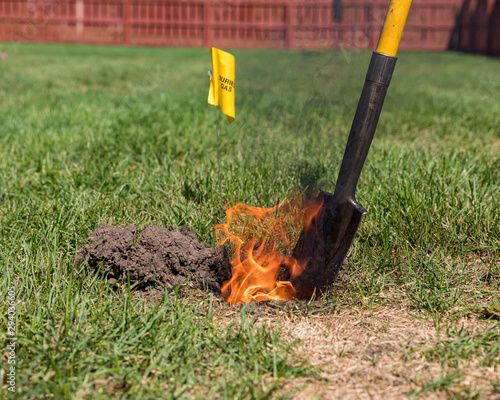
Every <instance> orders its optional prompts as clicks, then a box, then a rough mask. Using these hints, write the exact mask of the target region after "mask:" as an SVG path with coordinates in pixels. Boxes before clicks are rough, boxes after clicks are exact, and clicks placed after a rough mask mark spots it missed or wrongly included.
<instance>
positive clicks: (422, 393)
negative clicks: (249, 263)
mask: <svg viewBox="0 0 500 400" xmlns="http://www.w3.org/2000/svg"><path fill="white" fill-rule="evenodd" d="M282 324H283V325H284V326H285V327H286V328H288V333H287V338H288V340H290V339H301V340H302V345H301V346H300V352H301V356H302V357H304V358H306V359H308V360H309V362H310V363H311V364H312V365H314V366H315V367H317V368H318V369H319V370H320V371H321V376H322V377H323V378H324V381H321V380H316V381H315V382H313V383H312V384H311V385H309V386H308V387H307V388H305V389H304V390H302V391H301V392H300V393H299V394H297V396H296V398H297V399H381V398H391V399H398V398H406V397H422V398H436V399H445V398H489V399H497V398H498V399H500V365H499V359H498V356H496V358H494V360H491V362H489V365H488V363H484V362H482V361H483V357H482V355H483V354H482V353H485V352H487V349H484V348H482V347H481V346H479V347H478V349H477V350H478V351H477V352H475V353H474V354H467V355H466V357H465V358H464V359H460V357H459V355H457V357H456V358H457V360H455V361H456V362H451V361H452V360H446V361H444V360H440V357H439V356H438V355H437V353H436V352H437V351H438V349H439V346H443V345H444V346H446V345H448V344H450V343H451V344H452V343H453V342H454V341H456V340H457V337H456V335H453V334H452V332H462V333H464V332H467V335H469V336H468V337H469V339H470V341H471V343H469V345H470V346H473V344H472V341H473V340H474V338H476V337H477V338H479V337H481V335H482V334H483V333H484V332H487V331H488V327H491V325H492V322H491V321H480V320H478V319H476V318H474V317H468V318H467V317H465V318H461V319H460V320H458V321H456V322H455V323H454V324H453V325H452V326H448V327H444V326H441V328H440V329H439V330H438V329H436V326H435V324H434V322H433V321H432V320H430V319H429V318H427V317H426V315H424V314H421V313H418V312H414V311H412V310H410V309H409V308H408V307H406V306H405V305H403V304H401V305H400V306H399V307H397V306H396V307H395V305H391V306H382V307H379V308H376V309H372V310H365V309H360V308H359V307H352V308H349V309H347V308H346V309H341V310H339V311H336V312H332V313H327V314H324V315H315V316H314V317H312V318H311V317H310V316H304V317H298V318H294V317H293V316H290V315H287V316H284V318H283V319H282ZM498 328H499V327H498V325H496V328H494V329H498ZM490 329H492V328H490ZM492 340H493V341H494V340H497V341H498V340H500V335H498V334H497V335H496V336H493V337H492ZM490 344H491V345H495V343H490ZM497 344H498V343H497ZM482 345H483V346H484V345H487V343H486V344H485V343H482ZM302 383H303V382H290V384H291V385H300V384H302Z"/></svg>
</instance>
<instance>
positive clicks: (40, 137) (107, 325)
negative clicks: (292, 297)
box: [0, 43, 500, 399]
mask: <svg viewBox="0 0 500 400" xmlns="http://www.w3.org/2000/svg"><path fill="white" fill-rule="evenodd" d="M5 46H6V47H7V51H8V58H7V59H6V60H0V76H1V77H2V79H1V80H0V104H1V112H0V171H1V174H0V271H1V276H0V293H1V294H2V299H1V302H0V315H1V317H0V318H1V319H0V320H1V324H0V326H1V329H0V338H1V341H0V343H1V345H2V348H1V349H2V352H1V353H0V354H1V355H2V363H1V366H0V385H2V386H1V391H2V396H4V395H5V396H6V397H12V398H14V396H17V397H18V398H26V399H32V398H45V397H48V398H49V397H53V398H75V399H106V398H130V399H138V398H145V399H147V398H165V399H190V398H200V399H207V398H209V399H281V398H297V399H330V398H339V399H340V398H342V399H350V398H356V399H358V398H367V399H368V398H375V399H378V398H405V397H409V398H438V399H439V398H461V399H469V398H470V399H475V398H485V399H498V398H500V325H499V320H500V209H499V205H498V203H499V200H500V184H499V183H500V75H499V73H498V71H500V59H494V58H487V57H480V56H473V55H464V54H458V53H452V52H448V53H417V52H412V53H409V52H402V53H400V54H399V61H398V64H397V66H396V71H395V73H394V76H393V80H392V83H391V87H390V88H389V92H388V95H387V98H386V102H385V105H384V109H383V111H382V115H381V118H380V121H379V125H378V129H377V133H376V135H375V139H374V142H373V145H372V148H371V150H370V153H369V155H368V158H367V162H366V164H365V167H364V170H363V172H362V175H361V179H360V182H359V185H358V191H357V199H358V201H359V203H360V204H361V205H363V206H364V207H365V208H366V209H367V210H368V211H369V212H370V214H369V215H367V216H366V218H365V219H364V221H363V223H362V225H361V227H360V229H359V231H358V234H357V237H356V240H355V242H354V245H353V247H352V249H351V252H350V254H349V256H348V258H347V262H346V265H345V268H344V270H343V273H342V274H341V276H340V278H339V280H338V282H337V283H336V285H335V286H334V287H333V288H332V290H331V291H330V292H328V293H327V294H325V295H324V296H323V297H322V298H321V299H319V300H316V301H310V302H300V301H294V302H291V303H289V304H278V305H276V306H273V307H274V311H275V312H273V313H270V314H269V315H262V313H258V312H254V311H252V310H253V309H254V308H252V307H240V306H235V307H229V306H227V305H225V304H223V301H221V299H220V298H218V297H217V296H214V295H210V294H207V293H204V292H201V291H198V290H194V289H192V288H186V287H176V288H172V289H170V290H169V291H167V293H166V294H165V296H164V297H162V298H161V299H145V298H142V297H139V296H136V295H135V294H134V291H133V288H132V289H131V287H130V284H127V283H123V285H122V286H120V287H119V288H118V289H117V288H113V287H110V286H109V285H108V284H107V283H106V280H105V279H104V278H103V277H99V276H95V275H92V274H89V273H88V272H87V271H86V269H85V268H84V267H79V268H75V267H74V257H75V255H76V254H77V252H78V251H79V249H81V248H82V246H83V245H84V243H85V239H86V238H87V237H88V235H89V233H90V232H91V231H92V230H94V229H95V228H96V227H97V226H98V225H99V224H100V223H104V224H113V225H124V224H131V223H133V224H136V225H137V226H138V228H139V229H144V228H145V227H146V226H148V225H150V224H157V225H160V226H168V225H173V226H180V225H187V226H188V227H189V228H190V229H192V230H194V231H196V232H197V233H198V235H199V237H200V238H201V239H202V241H203V242H204V243H205V244H209V245H212V246H214V245H215V232H214V226H215V225H216V224H218V223H221V222H223V221H224V210H223V207H224V205H232V204H234V203H235V202H237V201H238V202H244V203H247V204H250V205H254V206H264V207H270V206H273V205H276V204H277V203H279V202H280V201H283V200H284V199H286V198H287V196H289V194H290V193H291V191H292V189H293V188H295V187H302V188H306V187H309V188H311V187H313V188H314V187H321V188H322V189H324V190H328V191H333V187H334V183H335V179H336V175H337V172H338V168H339V166H340V162H341V159H342V155H343V149H344V146H345V142H346V139H347V135H348V132H349V129H350V124H351V122H352V118H353V114H354V111H355V109H356V105H357V101H358V98H359V94H360V92H361V88H362V85H363V82H364V76H365V73H366V69H367V66H368V63H369V59H370V53H369V52H355V53H353V52H291V51H274V50H267V51H257V50H255V51H241V50H235V51H232V53H233V54H234V55H235V57H236V103H237V104H236V121H235V122H234V123H232V124H231V125H228V123H227V121H226V120H225V118H224V119H222V118H221V119H220V121H221V122H220V129H221V132H220V153H221V160H220V164H221V175H222V198H221V196H220V193H219V182H218V175H217V138H216V134H215V123H214V109H213V107H212V106H209V105H208V104H207V95H208V87H209V80H208V77H207V71H208V70H209V69H210V67H211V63H210V52H209V50H207V49H203V50H202V49H146V48H124V47H114V48H112V47H91V46H63V45H34V44H16V43H13V44H5ZM219 116H220V117H222V116H221V115H219ZM12 287H14V288H15V294H14V295H13V296H14V297H15V300H16V302H17V308H16V316H17V321H16V322H17V326H16V327H17V332H16V341H15V343H16V349H15V357H16V358H15V360H16V364H15V367H16V394H15V395H14V394H13V393H10V392H8V390H7V388H8V387H9V385H8V380H7V379H8V372H9V371H10V369H9V368H10V366H12V365H13V364H8V361H9V360H12V358H10V359H9V357H10V355H11V352H10V348H8V347H7V346H8V345H9V343H10V342H9V340H8V335H7V334H6V333H7V329H6V328H7V327H8V326H9V325H8V323H9V319H8V316H9V313H8V306H9V305H8V300H9V299H10V297H9V295H8V288H12ZM9 395H10V396H9Z"/></svg>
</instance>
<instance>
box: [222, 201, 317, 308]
mask: <svg viewBox="0 0 500 400" xmlns="http://www.w3.org/2000/svg"><path fill="white" fill-rule="evenodd" d="M320 208H321V204H318V203H312V202H308V201H306V199H305V197H304V196H292V197H291V198H289V199H288V200H285V201H284V202H283V203H281V204H278V205H277V206H275V207H271V208H261V207H252V206H248V205H246V204H241V203H240V204H236V205H235V206H234V207H231V208H229V209H228V210H226V217H227V222H226V223H225V224H220V225H217V226H216V227H215V232H216V236H217V242H218V244H219V245H223V244H227V243H228V242H229V243H231V244H232V245H233V247H234V254H233V256H232V258H231V267H232V276H231V279H230V280H229V281H228V282H226V283H225V284H224V285H223V286H222V288H221V290H222V295H223V296H224V298H225V299H226V301H227V302H229V303H230V304H239V303H247V302H249V301H254V302H260V301H265V300H291V299H292V298H293V297H294V295H295V293H296V291H295V289H294V287H293V285H292V283H291V282H290V281H288V279H291V278H294V277H296V276H298V275H300V274H301V273H302V271H303V270H304V268H305V267H306V265H301V264H299V262H297V260H295V259H294V258H293V257H292V256H291V255H289V254H291V252H292V250H293V247H294V246H295V243H296V242H297V240H298V238H299V235H300V232H301V230H302V228H304V229H308V227H309V226H310V224H311V221H312V220H313V219H314V217H315V216H316V215H317V214H318V212H319V210H320Z"/></svg>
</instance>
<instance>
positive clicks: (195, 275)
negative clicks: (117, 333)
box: [75, 225, 230, 294]
mask: <svg viewBox="0 0 500 400" xmlns="http://www.w3.org/2000/svg"><path fill="white" fill-rule="evenodd" d="M83 262H87V263H88V265H89V267H90V268H91V269H92V270H94V271H99V272H100V273H102V274H106V276H107V278H108V281H109V282H110V283H111V284H114V283H115V282H117V281H119V280H123V279H128V277H130V280H131V282H132V283H137V286H136V289H137V290H138V291H143V292H150V291H152V290H154V291H157V292H159V293H162V292H163V290H164V288H165V287H172V286H174V285H179V284H184V283H186V282H187V281H189V282H190V283H191V284H193V285H194V286H196V287H199V288H201V289H206V290H209V291H211V292H213V293H216V294H220V285H221V284H222V283H224V282H225V281H227V280H228V279H229V276H230V264H229V258H228V254H227V250H226V249H225V247H224V246H219V247H217V248H215V249H214V248H212V247H209V246H205V245H204V244H203V243H202V242H201V241H200V240H199V239H198V236H197V234H196V233H195V232H192V231H189V230H188V229H187V228H186V227H180V228H173V227H168V228H162V227H159V226H156V225H150V226H148V227H147V228H146V229H145V230H144V231H143V232H142V233H141V234H140V235H139V236H137V228H136V227H135V226H134V225H127V226H123V227H118V226H99V227H98V228H97V229H96V230H94V231H93V232H92V233H91V234H90V236H89V237H88V238H87V240H86V244H85V246H84V247H83V249H82V250H81V251H80V252H79V253H78V255H77V256H76V259H75V264H76V265H77V266H79V265H80V264H81V263H83Z"/></svg>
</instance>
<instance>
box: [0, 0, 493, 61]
mask: <svg viewBox="0 0 500 400" xmlns="http://www.w3.org/2000/svg"><path fill="white" fill-rule="evenodd" d="M387 5H388V0H372V1H367V0H318V1H313V0H309V1H304V0H232V1H224V0H220V1H219V0H213V1H210V0H177V1H169V0H0V40H8V41H36V42H67V43H98V44H123V45H146V46H182V47H209V46H217V47H223V48H290V49H373V48H374V47H375V46H376V42H377V40H378V36H379V34H380V30H381V27H382V23H383V20H384V16H385V13H386V10H387ZM499 20H500V0H496V1H495V0H465V1H464V0H437V1H432V0H414V1H413V5H412V9H411V11H410V16H409V19H408V22H407V26H406V29H405V33H404V37H403V41H402V43H401V48H402V49H413V50H417V49H418V50H444V49H447V48H448V47H449V46H450V44H451V45H452V46H455V47H457V48H464V49H466V50H474V51H482V52H486V51H491V49H490V47H491V46H493V48H495V49H497V50H499V53H500V43H498V42H500V40H498V34H499V32H500V31H499V27H498V25H499ZM492 32H493V33H492ZM479 43H481V45H480V44H479ZM492 43H493V44H492ZM495 46H496V47H495Z"/></svg>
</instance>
